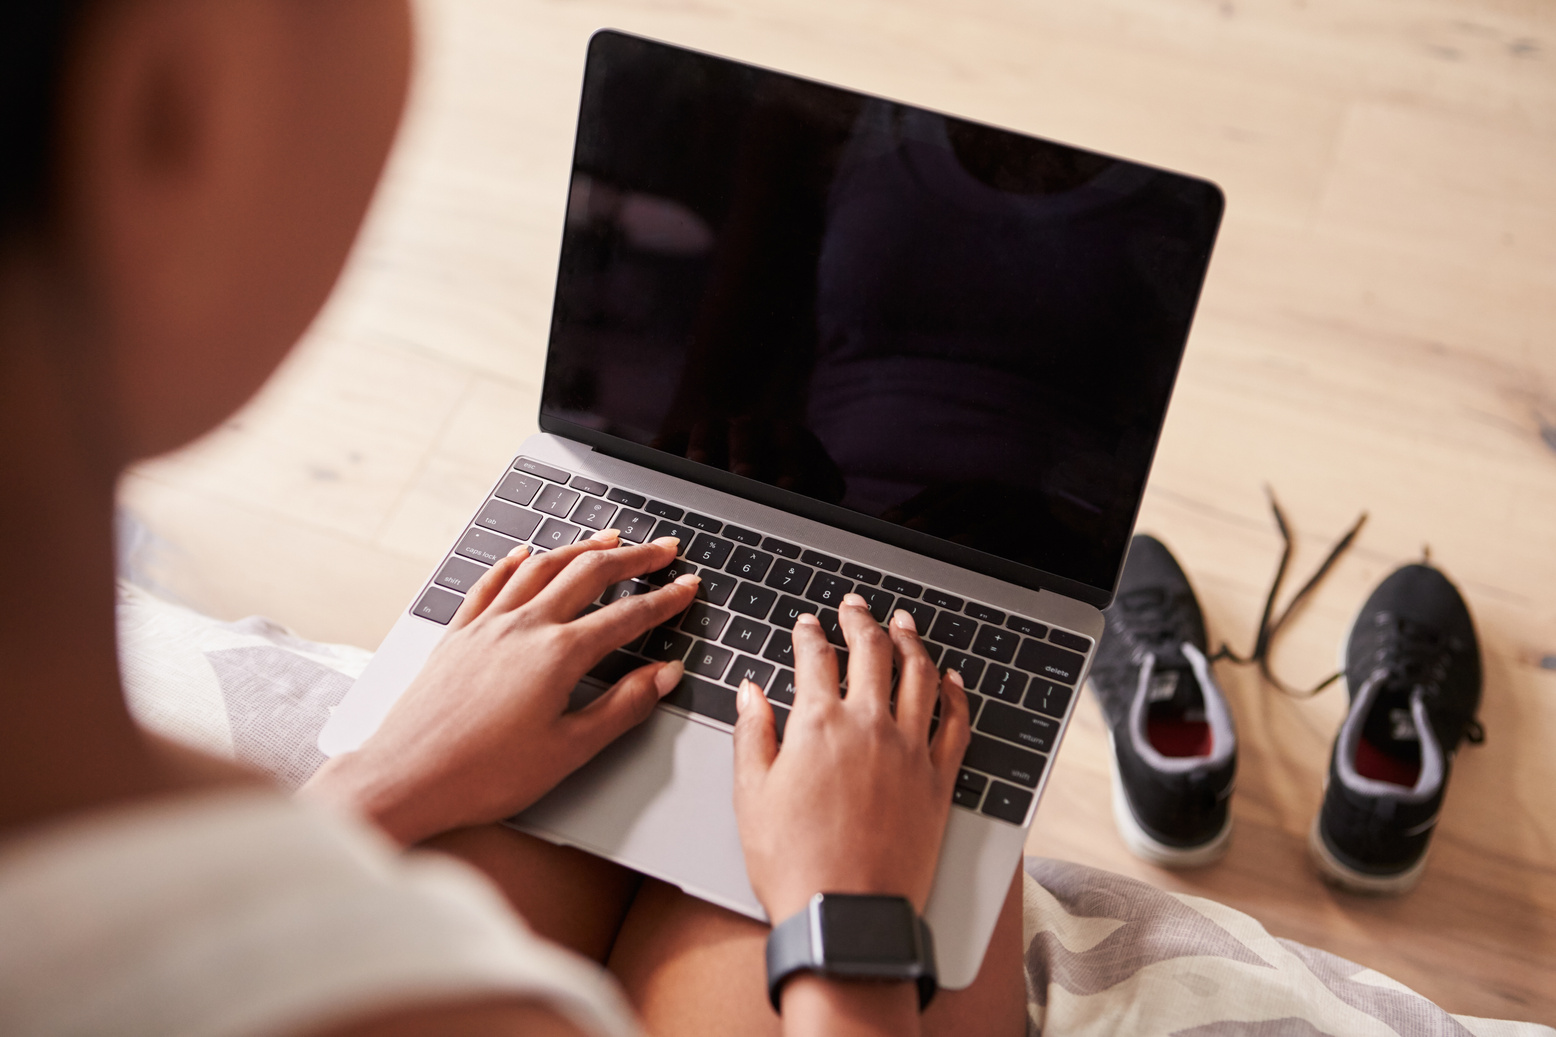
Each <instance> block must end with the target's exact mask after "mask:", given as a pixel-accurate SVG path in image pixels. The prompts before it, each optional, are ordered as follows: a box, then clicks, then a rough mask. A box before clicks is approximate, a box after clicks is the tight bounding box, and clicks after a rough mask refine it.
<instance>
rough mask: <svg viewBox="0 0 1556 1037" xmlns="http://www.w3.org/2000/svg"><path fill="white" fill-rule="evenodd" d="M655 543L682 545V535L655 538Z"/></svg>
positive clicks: (663, 545) (673, 545) (662, 545)
mask: <svg viewBox="0 0 1556 1037" xmlns="http://www.w3.org/2000/svg"><path fill="white" fill-rule="evenodd" d="M654 543H655V544H657V545H659V546H660V547H680V546H681V538H680V537H660V538H659V539H658V540H655V541H654Z"/></svg>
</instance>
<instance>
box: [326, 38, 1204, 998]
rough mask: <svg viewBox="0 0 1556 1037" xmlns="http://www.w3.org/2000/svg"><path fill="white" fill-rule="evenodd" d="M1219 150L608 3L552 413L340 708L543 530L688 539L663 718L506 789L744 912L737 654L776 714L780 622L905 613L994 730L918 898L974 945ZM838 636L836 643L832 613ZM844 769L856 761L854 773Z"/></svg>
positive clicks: (1148, 451)
mask: <svg viewBox="0 0 1556 1037" xmlns="http://www.w3.org/2000/svg"><path fill="white" fill-rule="evenodd" d="M1222 207H1223V201H1222V196H1221V193H1220V191H1219V190H1218V189H1217V188H1216V187H1215V186H1214V185H1213V184H1210V183H1208V182H1206V181H1204V180H1200V179H1196V178H1192V177H1188V176H1184V175H1181V174H1178V173H1173V172H1167V171H1164V170H1161V169H1155V168H1151V167H1148V166H1145V165H1141V164H1139V163H1135V162H1129V161H1125V160H1122V159H1118V158H1113V157H1109V156H1106V155H1101V154H1096V153H1093V152H1090V151H1085V150H1082V149H1078V148H1074V147H1070V146H1067V145H1064V144H1059V143H1055V142H1052V141H1047V140H1041V139H1037V138H1034V137H1030V136H1026V135H1023V134H1019V133H1013V132H1011V131H1008V130H1003V129H997V128H994V127H990V126H985V125H980V124H977V123H974V122H970V121H967V120H963V119H957V118H952V117H950V116H947V115H942V114H939V113H936V112H932V111H928V110H925V109H922V108H918V107H914V106H912V105H907V104H900V103H897V102H893V101H888V100H884V99H881V98H877V97H871V96H868V95H865V94H861V93H857V92H854V91H851V90H846V89H840V88H838V87H833V86H827V85H823V84H820V83H816V82H811V81H808V80H804V79H800V78H796V77H794V76H789V75H785V74H782V73H779V72H774V71H770V70H767V69H763V68H757V67H754V66H752V65H749V64H745V63H742V62H738V61H732V60H728V59H725V58H721V57H715V56H711V55H708V54H703V53H698V52H695V51H691V50H687V49H683V48H680V47H675V46H670V45H667V44H665V43H660V42H656V41H652V40H648V39H643V38H639V37H636V36H632V35H628V34H625V33H621V32H616V31H610V30H606V31H601V32H599V33H598V34H596V35H595V36H594V37H593V38H592V39H591V41H590V44H589V51H588V61H587V65H586V69H585V73H584V84H583V95H582V103H581V109H580V113H579V119H578V131H577V139H576V145H575V152H574V160H573V169H572V181H571V185H570V189H569V192H568V199H567V217H566V224H565V230H564V232H563V236H562V250H561V259H560V264H559V273H558V277H557V287H556V296H555V303H554V310H553V317H552V322H551V332H550V344H549V352H548V356H547V361H546V370H545V381H544V387H543V391H542V399H541V406H540V420H539V424H540V428H541V430H542V431H541V432H540V433H539V434H537V435H535V436H533V437H531V438H529V439H528V440H526V441H525V442H524V443H522V444H520V445H516V447H517V448H516V450H515V453H514V457H513V461H512V462H511V464H509V465H507V466H505V467H504V469H503V471H501V472H498V473H494V476H495V479H494V483H493V486H492V489H491V492H490V493H489V494H488V495H487V496H486V498H485V499H483V500H482V501H481V502H480V503H479V505H478V506H477V507H476V508H475V510H474V513H473V514H472V516H471V519H470V521H469V524H468V526H467V528H466V529H465V530H464V531H463V532H462V533H461V534H460V535H459V536H458V538H457V539H456V541H455V542H454V543H453V544H452V545H451V547H450V548H449V551H448V553H447V555H446V557H444V558H443V559H441V560H440V561H439V562H438V564H437V566H436V567H435V568H434V569H433V571H432V572H431V574H430V575H429V577H428V580H427V583H426V585H425V586H424V587H423V588H422V590H421V591H420V592H419V593H418V594H417V595H416V596H415V598H414V599H413V600H412V601H411V602H410V604H409V605H408V607H407V608H406V610H405V612H404V613H403V614H402V615H401V617H400V619H399V621H398V622H397V623H396V624H395V626H394V628H393V630H392V631H391V632H390V634H389V636H388V638H387V639H386V640H385V641H384V643H383V646H382V647H381V648H380V649H379V651H378V653H377V655H376V656H375V657H374V659H373V660H372V662H371V664H370V665H369V666H368V668H367V670H366V671H365V672H364V673H363V675H362V677H361V679H360V680H359V681H358V682H357V684H356V685H355V686H354V687H353V688H352V689H351V691H350V692H349V694H347V696H346V697H345V699H344V700H343V701H342V703H341V704H340V706H339V707H337V708H336V710H335V711H334V713H333V715H332V717H331V719H330V720H329V722H328V723H327V724H326V725H325V727H324V729H323V731H322V733H321V735H320V737H319V746H320V748H321V749H322V750H323V751H324V752H325V753H326V754H329V755H335V754H337V753H340V752H344V751H348V750H350V749H352V748H354V747H356V746H357V745H359V744H361V742H362V741H363V740H364V739H366V738H367V737H368V735H370V734H371V733H372V731H373V730H374V729H375V728H376V727H377V725H378V723H379V722H380V720H381V719H382V718H383V716H384V714H385V713H386V712H387V711H388V709H389V707H390V706H391V705H392V704H393V703H394V701H395V699H396V697H397V696H398V695H399V694H400V692H401V691H402V690H403V689H404V688H405V687H406V686H407V684H409V682H410V681H411V680H412V678H413V677H415V675H416V673H417V671H418V670H419V669H420V667H421V666H422V664H423V662H424V660H425V659H426V657H427V655H428V653H429V652H430V651H431V650H432V648H433V646H434V645H436V644H437V642H438V640H439V638H440V637H442V635H443V633H444V631H445V629H446V624H447V623H448V621H449V619H450V618H451V617H452V616H453V614H454V611H455V609H457V608H458V606H459V604H460V602H461V601H462V600H463V599H462V595H463V593H464V592H465V591H466V590H467V589H468V588H469V587H470V586H471V585H472V584H473V583H474V582H475V581H476V580H477V579H478V578H479V577H480V575H481V574H482V573H483V572H484V571H485V569H486V567H487V566H488V565H489V564H490V563H492V562H494V561H495V560H497V559H499V558H502V557H503V556H504V555H506V554H507V553H508V552H509V551H510V550H511V549H512V548H514V547H517V546H518V545H519V544H521V543H525V544H529V545H531V546H532V547H533V548H534V549H537V550H545V549H552V548H555V547H559V546H562V545H565V544H568V543H571V542H573V541H574V540H576V539H578V538H580V537H585V536H588V535H589V534H591V533H592V532H593V531H595V530H599V529H605V528H612V527H613V528H616V529H619V530H620V531H621V537H622V539H623V540H625V541H628V542H633V543H640V542H643V541H645V540H648V539H651V538H654V537H659V536H664V535H667V534H671V535H675V536H678V537H680V540H681V545H682V550H681V556H680V557H679V558H678V559H677V560H676V561H675V563H674V564H673V565H671V566H670V567H669V568H667V569H665V570H663V571H661V572H658V573H654V574H649V575H648V576H646V577H645V578H643V579H641V580H636V581H626V582H625V583H622V584H618V585H616V586H614V587H612V588H610V590H609V591H607V592H606V594H605V595H604V596H603V598H602V600H601V601H600V602H599V603H598V604H597V605H596V606H595V607H608V605H609V603H610V602H611V601H613V600H615V599H616V598H619V597H622V596H626V595H631V594H634V593H641V592H643V591H644V590H645V589H646V588H649V587H652V586H655V585H660V584H663V583H664V582H666V581H668V580H670V579H673V578H674V577H675V576H676V575H679V574H680V573H683V572H696V573H697V574H698V575H700V576H701V578H702V582H701V586H700V589H699V591H698V600H697V602H696V603H695V604H694V605H692V606H691V608H690V609H689V610H688V611H687V612H686V613H685V614H684V615H683V616H682V617H678V618H677V619H676V620H674V621H672V622H670V623H667V624H666V625H664V626H662V627H660V628H658V629H656V630H654V631H652V632H651V633H649V634H648V635H646V636H644V637H641V638H639V639H637V640H636V641H634V642H632V643H631V644H626V645H622V646H621V647H620V648H619V649H618V650H616V651H614V652H612V653H611V654H610V655H608V656H607V657H606V658H604V659H602V660H600V662H599V664H598V666H596V667H595V668H594V670H593V671H592V672H591V673H590V675H589V677H588V678H586V679H585V681H584V682H583V683H582V684H581V685H580V686H579V687H578V689H576V690H575V692H574V699H575V701H576V702H578V703H582V702H585V701H588V700H590V699H591V698H592V697H593V696H596V695H598V694H600V693H601V692H602V690H603V689H604V688H605V687H608V686H609V685H610V684H611V683H612V682H614V681H615V680H616V679H618V678H619V677H620V676H622V675H623V674H625V673H626V672H628V671H630V670H631V669H634V668H636V667H638V666H641V665H643V663H644V662H645V661H647V660H666V659H681V660H683V661H684V662H685V666H686V676H685V679H684V680H683V681H682V682H681V684H680V686H679V687H678V688H676V690H675V691H673V692H672V693H671V694H670V695H669V696H668V697H667V698H666V699H665V700H664V701H663V703H662V704H661V705H660V706H659V708H658V709H657V710H656V711H655V712H654V714H653V715H652V716H651V717H650V719H649V720H647V721H646V722H644V723H643V724H642V725H641V726H640V727H638V728H637V729H635V730H633V731H632V732H630V733H629V734H628V735H626V736H625V737H623V738H622V739H620V740H619V741H618V742H616V743H615V744H613V745H611V746H610V747H609V748H607V749H606V750H605V751H604V752H603V753H601V754H600V756H599V757H597V758H596V759H595V760H593V761H592V762H590V763H589V764H588V765H586V766H585V767H584V768H583V769H581V770H580V771H578V772H577V773H575V774H573V775H572V776H571V777H569V778H568V779H567V780H565V781H564V782H563V783H562V784H561V785H560V786H559V787H558V788H557V789H555V790H554V791H553V792H552V793H550V794H549V795H548V796H546V797H545V798H544V799H542V800H541V801H540V802H538V803H536V804H535V805H534V806H533V807H531V808H530V809H529V810H526V811H525V812H524V813H523V814H521V815H519V816H518V817H516V818H513V819H512V820H511V822H510V823H511V824H512V825H514V826H516V827H518V828H520V829H522V830H524V831H527V832H532V833H534V834H536V835H538V836H540V837H542V838H545V839H548V840H552V841H554V842H557V843H562V844H568V845H573V846H578V847H581V848H583V849H585V850H587V851H589V852H591V853H594V854H597V855H599V856H602V857H606V858H609V859H611V860H614V861H618V862H620V863H621V864H623V865H626V866H627V867H630V868H633V869H636V870H638V871H640V872H643V873H645V874H648V875H653V876H656V877H658V878H661V879H664V880H666V881H668V882H671V883H674V884H675V885H677V886H679V887H681V888H682V889H684V890H686V891H687V892H688V893H691V894H694V895H696V896H698V897H701V898H704V899H706V900H709V901H712V902H713V903H716V904H720V905H723V906H725V907H727V908H729V909H731V910H734V911H737V912H740V913H742V914H745V915H749V916H750V917H752V918H757V919H763V918H765V916H764V914H763V911H762V908H761V905H760V904H758V903H757V900H756V898H755V896H754V895H753V894H752V892H751V887H750V885H749V883H748V881H747V879H746V871H745V864H744V860H743V857H742V855H741V850H740V841H739V837H738V835H737V832H736V827H735V817H734V811H733V807H732V805H731V789H732V749H731V735H730V732H731V729H732V726H733V723H734V720H735V704H734V703H735V688H736V686H737V685H738V684H739V683H740V681H741V680H742V679H751V680H754V681H756V682H757V683H758V684H760V685H761V686H762V687H763V689H764V690H765V691H766V693H767V696H768V698H769V699H770V700H771V701H772V702H773V704H774V708H775V711H776V713H777V716H778V717H779V722H780V725H781V724H782V722H783V720H784V719H785V718H786V717H787V715H788V708H789V706H790V705H791V704H792V702H793V699H794V685H793V681H794V675H793V674H794V671H793V667H792V665H791V658H792V657H791V644H790V629H791V628H792V627H793V625H794V622H795V619H796V618H797V617H798V616H800V615H802V614H804V613H807V612H811V613H816V614H818V616H819V618H820V619H821V623H822V626H823V628H824V629H826V630H827V631H828V633H829V636H830V637H831V638H832V640H833V642H834V643H836V644H838V645H840V646H841V644H842V637H841V634H840V632H839V630H838V621H837V609H836V606H837V604H838V602H840V601H841V599H842V597H843V595H844V594H846V593H848V592H850V591H856V592H858V593H860V594H862V595H863V596H864V598H865V600H866V601H867V602H868V603H869V606H870V609H871V610H872V612H873V613H874V615H875V617H876V618H877V619H878V620H882V621H884V620H886V619H887V617H888V616H890V615H891V614H892V612H893V610H896V609H905V610H907V611H908V612H909V613H911V614H912V615H913V617H914V619H915V621H916V622H917V624H918V628H919V631H920V633H921V634H922V635H923V636H924V639H925V641H926V644H927V646H928V648H929V651H930V653H931V654H932V655H933V656H934V657H935V659H936V661H937V662H938V663H939V665H940V666H942V667H955V668H957V669H958V670H959V671H960V672H961V673H962V675H963V677H964V679H965V682H966V686H967V689H968V692H969V699H970V701H971V703H972V709H973V736H972V744H971V746H970V747H969V749H968V751H967V754H966V757H965V760H964V763H963V767H962V769H961V771H960V774H959V777H958V781H957V785H956V792H955V801H954V804H953V807H952V809H951V818H950V823H949V825H948V827H947V831H946V838H945V844H944V848H943V850H942V852H941V857H940V863H939V870H938V872H937V876H936V879H935V884H934V888H933V892H932V895H931V897H930V900H929V904H928V908H927V917H928V920H929V923H930V925H931V927H932V929H933V932H934V934H935V944H936V951H937V959H938V966H939V971H940V980H941V983H942V985H944V986H946V987H949V988H953V989H955V988H960V987H965V986H967V985H968V984H970V983H971V982H972V981H973V979H974V978H975V977H976V975H977V973H978V969H979V966H980V964H981V962H982V959H983V955H984V951H985V949H986V947H987V945H988V942H989V937H990V935H991V933H992V932H993V928H994V923H995V920H996V918H997V917H998V915H999V911H1000V907H1001V905H1002V903H1003V901H1004V898H1005V894H1006V891H1007V890H1008V888H1009V885H1010V880H1011V876H1012V874H1013V873H1014V870H1015V868H1016V867H1017V866H1018V863H1019V861H1020V858H1021V854H1022V847H1023V844H1024V842H1025V840H1026V835H1027V829H1028V827H1029V826H1030V825H1031V823H1032V817H1033V813H1034V812H1035V810H1036V808H1037V804H1038V800H1039V798H1040V797H1041V795H1042V792H1043V788H1044V786H1045V785H1046V783H1047V781H1048V777H1049V775H1050V774H1051V773H1052V770H1053V760H1054V754H1055V753H1056V752H1057V750H1058V748H1059V744H1060V741H1061V740H1062V738H1063V736H1064V731H1065V727H1066V725H1067V724H1068V722H1069V719H1070V716H1071V714H1072V712H1073V711H1074V708H1075V701H1076V696H1077V693H1078V689H1079V688H1080V686H1081V683H1082V681H1083V680H1084V678H1085V676H1086V670H1087V666H1088V664H1089V662H1090V660H1091V658H1092V655H1093V651H1094V649H1095V647H1096V644H1097V639H1098V638H1099V637H1100V636H1101V633H1102V626H1103V621H1102V612H1101V610H1102V609H1103V608H1105V607H1106V606H1107V605H1108V603H1109V602H1110V600H1111V598H1112V594H1113V590H1114V587H1115V585H1116V583H1117V580H1118V577H1119V572H1120V570H1121V568H1122V564H1123V559H1124V554H1125V549H1126V547H1127V545H1128V542H1129V538H1130V535H1131V533H1132V530H1133V526H1134V521H1135V516H1136V513H1137V511H1138V509H1139V505H1140V499H1141V495H1142V492H1143V490H1144V487H1145V483H1146V477H1147V475H1148V473H1149V469H1150V465H1151V459H1152V455H1153V453H1154V451H1155V448H1156V442H1157V438H1158V436H1159V433H1160V431H1161V427H1162V422H1163V419H1164V416H1165V413H1166V409H1167V404H1168V399H1169V397H1170V395H1171V392H1172V387H1173V382H1174V379H1175V377H1176V375H1177V370H1178V365H1179V361H1180V359H1181V356H1182V353H1183V348H1184V344H1185V341H1186V339H1187V336H1188V333H1189V327H1190V323H1191V320H1192V317H1193V314H1194V309H1195V305H1196V303H1197V300H1198V297H1199V292H1200V287H1201V284H1202V282H1203V280H1204V276H1205V272H1206V267H1207V265H1208V263H1209V259H1210V253H1211V246H1212V243H1213V241H1214V239H1215V235H1216V231H1217V228H1218V226H1219V222H1220V217H1221V212H1222ZM840 650H841V649H840ZM837 794H838V795H847V794H848V791H847V790H846V789H839V790H838V791H837Z"/></svg>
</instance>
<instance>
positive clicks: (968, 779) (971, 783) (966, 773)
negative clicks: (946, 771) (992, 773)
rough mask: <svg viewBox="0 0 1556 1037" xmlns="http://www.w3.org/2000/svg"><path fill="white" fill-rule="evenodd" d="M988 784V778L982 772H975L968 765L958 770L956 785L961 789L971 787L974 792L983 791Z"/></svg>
mask: <svg viewBox="0 0 1556 1037" xmlns="http://www.w3.org/2000/svg"><path fill="white" fill-rule="evenodd" d="M988 786H989V779H988V778H985V777H984V776H983V775H981V774H975V773H973V772H972V771H970V770H968V769H967V768H966V767H963V768H962V769H961V770H959V771H957V772H956V787H957V788H959V789H971V790H972V791H974V792H982V791H983V790H984V789H986V788H988Z"/></svg>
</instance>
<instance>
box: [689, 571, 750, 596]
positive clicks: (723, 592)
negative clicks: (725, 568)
mask: <svg viewBox="0 0 1556 1037" xmlns="http://www.w3.org/2000/svg"><path fill="white" fill-rule="evenodd" d="M699 575H700V576H701V577H702V582H701V583H699V584H698V585H697V598H698V599H699V600H701V601H711V602H713V604H715V605H727V604H728V603H729V596H730V595H731V594H733V593H734V592H735V585H736V584H737V583H739V582H740V581H739V580H737V579H735V578H734V577H733V576H726V575H725V574H724V573H721V572H714V571H713V570H712V569H704V570H703V571H702V572H701V573H700V574H699Z"/></svg>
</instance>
